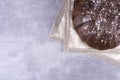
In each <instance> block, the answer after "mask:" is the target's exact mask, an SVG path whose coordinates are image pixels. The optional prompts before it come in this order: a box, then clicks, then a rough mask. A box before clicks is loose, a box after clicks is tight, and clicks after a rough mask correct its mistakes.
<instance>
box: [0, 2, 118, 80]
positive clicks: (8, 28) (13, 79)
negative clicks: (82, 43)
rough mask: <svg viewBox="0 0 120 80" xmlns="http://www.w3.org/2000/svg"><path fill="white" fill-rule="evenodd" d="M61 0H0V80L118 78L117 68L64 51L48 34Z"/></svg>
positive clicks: (102, 79)
mask: <svg viewBox="0 0 120 80" xmlns="http://www.w3.org/2000/svg"><path fill="white" fill-rule="evenodd" d="M61 3H62V0H0V80H120V68H118V67H115V66H113V65H111V64H109V63H107V62H105V61H104V60H100V59H97V58H95V57H92V56H91V57H90V56H88V55H84V54H66V53H63V51H62V45H61V43H59V42H57V41H54V40H52V39H49V38H48V33H49V31H50V29H51V26H52V23H53V22H54V20H55V17H56V15H57V13H58V11H59V8H60V6H61Z"/></svg>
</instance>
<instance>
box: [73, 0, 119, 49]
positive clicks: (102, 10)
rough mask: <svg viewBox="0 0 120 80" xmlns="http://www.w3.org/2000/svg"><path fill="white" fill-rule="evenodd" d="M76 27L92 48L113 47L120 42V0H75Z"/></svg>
mask: <svg viewBox="0 0 120 80" xmlns="http://www.w3.org/2000/svg"><path fill="white" fill-rule="evenodd" d="M72 20H73V25H74V29H75V30H76V32H77V33H78V35H79V36H80V38H81V40H82V41H84V42H85V43H86V44H87V45H89V46H90V47H92V48H95V49H99V50H106V49H112V48H115V47H117V46H119V44H120V0H74V8H73V13H72Z"/></svg>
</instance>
